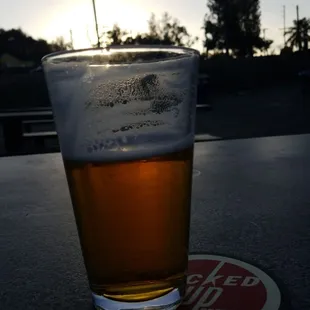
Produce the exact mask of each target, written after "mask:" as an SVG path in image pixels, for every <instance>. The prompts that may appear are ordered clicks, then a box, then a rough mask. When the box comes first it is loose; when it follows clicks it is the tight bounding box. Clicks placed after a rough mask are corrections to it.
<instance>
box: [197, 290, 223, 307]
mask: <svg viewBox="0 0 310 310" xmlns="http://www.w3.org/2000/svg"><path fill="white" fill-rule="evenodd" d="M222 293H223V289H222V288H221V287H209V288H208V289H207V290H206V291H205V292H204V294H203V296H202V297H201V298H200V299H199V300H198V302H197V303H196V305H195V306H194V307H193V310H199V309H200V308H206V307H210V306H212V305H213V304H214V303H215V302H216V301H217V300H218V299H219V297H220V296H221V294H222Z"/></svg>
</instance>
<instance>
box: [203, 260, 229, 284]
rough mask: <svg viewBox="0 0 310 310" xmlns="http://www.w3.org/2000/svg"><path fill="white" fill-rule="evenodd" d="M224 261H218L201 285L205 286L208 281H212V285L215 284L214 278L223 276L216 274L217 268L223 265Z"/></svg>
mask: <svg viewBox="0 0 310 310" xmlns="http://www.w3.org/2000/svg"><path fill="white" fill-rule="evenodd" d="M224 264H225V263H224V262H219V263H218V265H217V266H216V267H215V268H214V269H213V270H212V272H211V273H210V274H209V275H208V277H207V278H206V280H205V281H204V282H203V283H202V286H205V285H207V284H209V283H212V284H213V286H215V285H216V280H218V279H220V278H223V276H217V275H216V274H217V273H218V272H219V270H220V269H221V268H222V267H223V266H224Z"/></svg>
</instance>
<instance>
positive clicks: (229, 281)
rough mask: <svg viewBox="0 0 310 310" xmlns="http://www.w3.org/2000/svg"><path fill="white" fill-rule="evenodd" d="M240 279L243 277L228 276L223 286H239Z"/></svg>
mask: <svg viewBox="0 0 310 310" xmlns="http://www.w3.org/2000/svg"><path fill="white" fill-rule="evenodd" d="M238 279H242V277H241V276H228V277H227V279H226V280H225V282H224V284H223V285H227V286H237V285H238V282H237V281H238Z"/></svg>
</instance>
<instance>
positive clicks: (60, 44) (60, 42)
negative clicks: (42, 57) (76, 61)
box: [50, 37, 73, 52]
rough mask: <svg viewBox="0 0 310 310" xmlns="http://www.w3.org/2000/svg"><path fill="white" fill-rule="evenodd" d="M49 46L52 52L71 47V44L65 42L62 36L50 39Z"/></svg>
mask: <svg viewBox="0 0 310 310" xmlns="http://www.w3.org/2000/svg"><path fill="white" fill-rule="evenodd" d="M50 46H51V48H52V51H53V52H58V51H66V50H71V49H73V46H72V44H71V43H69V42H65V40H64V38H63V37H57V38H56V39H55V41H52V43H51V44H50Z"/></svg>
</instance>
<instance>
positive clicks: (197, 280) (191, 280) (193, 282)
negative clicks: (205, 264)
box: [187, 274, 203, 285]
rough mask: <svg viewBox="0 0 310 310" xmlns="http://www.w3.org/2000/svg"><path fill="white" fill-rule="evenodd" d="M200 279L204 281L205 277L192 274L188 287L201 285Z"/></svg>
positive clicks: (188, 279) (189, 277) (188, 278)
mask: <svg viewBox="0 0 310 310" xmlns="http://www.w3.org/2000/svg"><path fill="white" fill-rule="evenodd" d="M195 279H196V280H195ZM199 279H203V276H202V275H201V274H191V275H189V276H188V277H187V284H188V285H195V284H198V283H199Z"/></svg>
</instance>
